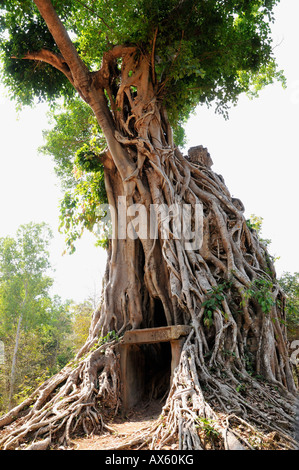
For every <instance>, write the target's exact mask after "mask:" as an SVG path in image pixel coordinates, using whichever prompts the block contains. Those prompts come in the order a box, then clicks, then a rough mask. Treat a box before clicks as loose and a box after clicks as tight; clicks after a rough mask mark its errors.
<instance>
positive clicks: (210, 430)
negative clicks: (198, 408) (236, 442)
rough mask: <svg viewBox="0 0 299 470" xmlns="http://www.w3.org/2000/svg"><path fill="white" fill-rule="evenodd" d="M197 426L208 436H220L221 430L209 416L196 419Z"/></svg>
mask: <svg viewBox="0 0 299 470" xmlns="http://www.w3.org/2000/svg"><path fill="white" fill-rule="evenodd" d="M195 427H196V428H197V429H202V430H203V431H204V433H205V435H206V436H207V437H215V438H217V437H218V436H219V432H218V431H217V430H216V429H215V428H214V426H213V420H211V419H207V418H199V417H198V418H197V419H196V421H195Z"/></svg>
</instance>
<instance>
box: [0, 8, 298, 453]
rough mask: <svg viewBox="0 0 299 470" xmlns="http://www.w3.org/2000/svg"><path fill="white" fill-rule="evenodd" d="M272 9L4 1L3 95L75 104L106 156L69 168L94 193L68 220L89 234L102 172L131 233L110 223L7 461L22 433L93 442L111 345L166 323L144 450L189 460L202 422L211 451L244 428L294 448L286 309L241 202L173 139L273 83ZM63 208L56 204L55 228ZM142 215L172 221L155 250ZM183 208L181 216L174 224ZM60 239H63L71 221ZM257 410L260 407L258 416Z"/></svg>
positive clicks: (94, 148) (112, 379)
mask: <svg viewBox="0 0 299 470" xmlns="http://www.w3.org/2000/svg"><path fill="white" fill-rule="evenodd" d="M276 3H277V1H276V0H252V1H250V2H248V1H242V0H238V1H237V0H225V1H223V0H216V1H215V0H198V1H193V0H192V1H191V0H171V1H170V0H167V1H164V0H133V1H132V2H128V3H127V2H123V1H119V0H109V1H104V0H95V1H91V0H90V1H86V2H81V1H79V0H68V1H67V2H59V1H55V2H54V1H53V2H51V1H50V0H34V1H30V0H25V1H22V2H20V1H17V0H9V1H6V2H5V4H4V5H2V19H1V25H2V29H3V36H2V57H3V80H4V82H5V83H6V85H7V86H8V87H9V89H10V90H11V93H12V94H13V96H14V97H15V98H17V99H18V100H19V101H21V102H23V103H30V102H32V101H34V99H35V98H36V97H38V98H40V99H47V100H51V101H52V102H53V101H54V100H55V99H57V98H59V97H61V96H62V97H64V98H65V99H66V100H67V102H68V103H70V102H71V100H72V99H73V96H74V90H75V91H76V92H77V94H78V95H79V96H80V97H81V99H82V100H83V101H84V102H85V103H86V104H87V105H88V106H89V108H90V109H91V110H92V112H93V114H94V116H95V118H96V121H97V124H98V126H99V128H100V130H101V135H102V137H103V138H104V140H105V147H104V146H102V147H101V146H100V145H96V144H95V142H94V140H93V141H92V143H91V142H88V141H87V142H86V145H87V147H85V150H84V149H83V150H84V151H83V150H82V151H81V152H79V154H77V162H79V163H80V165H81V167H83V169H84V170H85V173H84V175H85V182H84V183H86V184H87V185H88V184H89V185H90V186H89V188H91V189H90V191H85V192H84V191H83V193H84V194H83V199H84V201H83V202H85V203H86V205H85V207H84V208H83V209H84V210H83V209H82V214H81V216H80V217H77V221H79V222H82V221H83V225H84V223H85V222H86V221H87V222H88V221H89V222H90V224H89V225H88V223H86V225H87V226H88V227H90V226H92V224H93V222H95V221H97V217H98V218H99V217H100V215H101V211H97V208H96V207H94V206H96V203H95V201H98V202H101V201H102V199H101V197H100V196H99V192H100V193H101V194H102V191H103V187H102V186H103V185H102V179H101V178H100V177H99V178H98V179H97V178H96V177H95V175H96V173H98V172H99V164H101V165H102V167H103V173H104V183H105V195H106V196H105V197H107V200H108V202H109V204H110V207H111V208H112V209H113V210H112V212H115V214H116V215H117V216H122V215H123V212H122V213H120V211H125V212H126V210H127V214H128V222H129V224H128V226H127V227H126V228H127V233H126V236H123V234H124V232H123V230H124V228H123V226H122V225H121V224H119V223H118V222H119V220H120V218H119V217H116V218H115V219H113V233H114V237H113V238H112V240H111V241H110V244H109V247H108V265H107V270H106V275H105V287H104V291H103V299H102V302H101V304H100V306H99V308H97V309H96V310H95V312H94V315H93V318H92V323H91V327H90V332H89V337H88V340H87V342H86V343H85V345H84V347H83V348H82V349H81V351H80V352H79V353H78V356H77V362H75V363H74V364H71V365H69V366H67V367H65V368H64V369H63V370H62V371H61V372H60V373H59V374H58V375H56V376H54V377H53V378H52V379H51V380H49V381H47V382H46V383H45V384H44V385H43V386H41V387H40V388H39V389H38V390H36V392H35V393H34V394H33V395H32V396H31V397H30V399H28V400H26V402H24V403H23V405H20V406H19V407H18V408H16V409H14V410H12V411H11V412H10V413H9V414H7V415H5V416H4V417H2V419H0V425H1V426H5V425H8V424H10V423H11V422H12V421H13V420H14V419H16V418H20V419H19V420H17V421H16V425H15V427H13V428H11V429H10V432H9V433H7V434H5V436H4V437H3V439H2V441H1V445H2V447H4V448H14V447H15V446H17V445H18V444H19V442H20V439H27V438H29V437H30V436H33V435H35V433H38V435H39V436H45V435H50V436H51V438H52V440H53V441H54V440H55V438H58V436H60V439H61V440H62V441H66V442H69V441H70V436H71V433H72V432H73V431H74V430H75V429H77V430H78V429H79V428H80V427H83V429H84V430H85V432H90V431H92V430H93V429H95V428H98V429H101V428H102V427H105V424H103V420H102V417H103V412H104V410H105V406H108V407H109V408H110V409H111V408H115V409H118V407H119V403H120V399H121V393H120V377H119V373H118V370H119V368H118V354H117V348H116V342H117V339H116V338H118V337H119V336H120V335H121V334H122V333H124V332H125V331H126V330H128V329H136V328H148V327H156V326H163V325H175V324H184V325H191V326H192V331H191V333H190V335H189V337H188V339H187V341H186V343H185V345H184V349H183V352H182V354H181V360H180V364H179V367H178V368H177V370H176V374H175V376H174V379H173V383H172V386H171V389H170V392H169V395H168V398H167V402H166V405H165V407H164V411H163V417H162V418H161V422H159V423H158V425H157V426H158V427H157V430H156V432H155V433H154V434H153V436H154V437H153V441H152V442H153V444H152V445H155V446H158V445H160V446H162V445H163V443H164V442H165V441H166V440H167V441H169V440H170V439H171V438H173V437H177V438H178V442H179V443H180V447H182V448H202V447H203V446H204V445H205V439H203V436H202V434H203V432H204V430H205V429H207V427H205V426H207V420H208V422H209V426H211V424H210V423H211V422H213V423H214V426H215V428H216V429H217V431H215V433H216V434H217V436H218V443H217V446H218V447H219V448H222V447H225V446H227V445H228V444H227V443H228V439H227V436H228V429H229V428H230V427H231V425H232V424H231V423H233V422H234V423H235V424H240V423H242V426H243V427H245V428H246V426H247V425H246V421H249V422H251V424H250V426H251V427H250V429H251V430H252V429H253V427H252V425H253V424H254V423H258V424H259V425H263V426H264V427H265V429H271V430H276V431H278V432H280V434H281V436H283V439H284V442H285V443H287V442H288V444H285V445H286V446H287V445H292V444H291V442H292V441H291V433H292V422H293V421H292V420H293V418H292V410H293V407H292V404H293V401H294V394H295V386H294V381H293V376H292V370H291V366H290V362H289V359H288V350H287V341H286V329H285V326H284V320H285V312H284V296H283V292H282V291H281V289H280V287H279V285H278V283H277V282H276V276H275V270H274V268H273V264H272V262H271V258H270V257H269V255H268V253H267V250H266V248H265V247H264V246H263V245H262V244H261V243H260V241H259V239H258V237H257V234H256V232H255V231H254V230H253V229H252V227H250V224H247V223H246V220H245V219H244V214H243V213H244V207H243V205H242V203H241V201H239V200H236V199H234V198H232V197H231V195H230V193H229V191H228V189H227V188H226V186H225V183H224V180H223V178H222V177H221V176H220V175H217V174H215V173H214V172H213V171H212V170H211V164H212V162H211V159H210V157H209V155H208V153H207V151H206V150H205V149H201V148H199V149H197V150H196V149H195V150H194V149H193V151H190V153H189V158H188V157H185V156H184V155H183V154H182V153H181V151H180V150H179V148H178V147H177V144H179V143H180V138H181V137H182V125H183V123H184V122H185V120H186V119H187V117H188V116H189V114H190V113H191V112H192V111H193V110H194V108H195V106H196V105H198V104H199V103H206V104H208V105H211V104H213V105H214V106H215V107H216V110H217V111H218V112H221V113H223V114H224V115H226V114H227V112H228V107H229V105H231V104H235V103H236V102H237V98H238V96H239V95H240V94H241V93H242V92H250V93H254V92H255V91H256V90H257V89H258V88H259V87H261V86H263V85H265V84H267V83H270V82H272V81H273V80H274V79H275V78H281V76H280V73H279V71H277V68H276V64H275V59H274V56H273V51H272V39H271V32H270V24H271V22H272V21H273V9H274V6H275V4H276ZM68 106H70V105H69V104H68ZM74 109H75V108H74V107H73V108H72V110H73V111H74ZM73 115H74V114H73ZM78 119H80V115H79V117H78ZM80 130H81V131H84V129H82V127H80ZM86 131H87V133H88V132H89V130H88V128H86ZM83 134H84V132H83ZM64 157H65V154H64ZM64 157H63V158H64ZM69 164H70V165H72V160H71V159H70V162H69ZM65 165H66V166H67V165H68V163H67V162H66V161H64V166H65ZM81 170H82V168H81ZM90 172H91V173H92V175H93V177H92V178H90ZM69 176H70V174H69ZM73 176H75V177H77V175H76V172H75V171H73ZM81 176H82V175H81ZM97 184H98V189H99V190H98V192H97V190H96V185H97ZM82 185H83V182H82ZM83 186H84V185H83ZM83 186H82V187H83ZM84 188H85V189H86V185H85V186H84ZM91 190H93V191H94V192H93V193H92V192H91ZM87 193H88V194H87ZM86 194H87V195H86ZM93 195H97V198H94V197H93ZM88 200H89V204H90V206H88V204H87V202H86V201H88ZM134 204H135V205H134ZM137 205H139V206H137ZM75 206H76V200H75V201H70V199H69V197H68V198H67V199H66V201H65V205H64V209H65V215H66V217H67V216H69V213H70V212H72V210H73V209H74V207H75ZM141 206H142V207H143V208H144V207H145V208H146V212H145V218H143V221H146V222H147V223H144V226H143V229H144V227H147V230H146V231H145V230H140V227H139V228H137V225H138V224H136V217H134V216H136V213H134V211H132V207H133V208H134V210H136V207H139V210H140V212H142V209H141ZM81 207H82V206H81ZM150 207H154V209H156V208H165V207H166V208H167V207H168V208H169V207H172V209H173V210H174V208H177V209H178V211H179V212H178V214H174V215H173V216H171V214H170V215H169V214H168V216H169V219H168V220H169V231H168V236H166V235H167V233H166V234H165V224H164V223H163V214H162V219H161V217H159V214H158V212H157V213H156V212H155V211H150ZM182 207H188V208H191V209H190V212H188V211H187V213H185V212H183V211H181V212H180V208H182ZM198 208H199V209H200V210H197V209H198ZM130 211H132V212H130ZM174 212H175V210H174ZM86 214H87V215H86ZM164 215H165V213H164ZM188 215H189V216H190V217H191V218H190V227H188V228H189V229H190V228H191V231H194V230H195V229H196V228H197V229H198V230H200V227H201V223H202V222H203V239H202V240H201V241H202V243H199V244H197V245H193V247H192V246H191V245H190V233H191V232H190V230H186V231H183V232H182V233H181V234H180V233H178V232H179V231H178V227H177V224H176V222H177V221H178V217H181V216H182V218H183V219H184V216H186V217H185V219H184V220H186V218H187V216H188ZM85 216H86V217H85ZM138 220H139V221H140V220H141V219H138ZM153 221H154V222H156V224H155V228H156V232H155V235H154V236H153V232H150V228H151V224H150V222H151V223H153ZM130 223H131V225H130ZM133 227H134V228H135V231H134V228H133ZM67 228H68V229H70V230H72V223H71V221H70V222H69V224H68V227H67ZM166 232H167V230H166ZM188 238H189V239H188ZM190 248H192V249H190ZM111 331H115V333H116V335H111V334H110V333H111ZM103 338H105V341H104V340H103ZM103 352H104V354H103ZM257 377H263V380H264V381H266V385H265V382H263V381H261V380H258V378H257ZM257 395H259V402H260V403H263V404H265V403H268V404H269V408H267V412H265V410H264V408H263V407H262V406H259V404H258V403H257V402H256V396H257ZM267 406H268V405H267ZM24 409H27V413H26V414H25V417H24V416H23V417H21V415H20V413H23V412H24ZM100 410H101V411H100ZM273 410H275V412H276V414H275V413H274V411H273ZM223 413H224V415H223ZM223 416H226V418H227V419H226V421H225V419H224V418H223ZM209 420H212V421H209ZM153 431H154V430H152V432H153ZM238 432H239V434H240V433H241V434H242V432H241V431H240V429H239V431H238ZM214 435H215V434H214ZM221 436H222V438H221V439H220V437H221ZM147 440H148V438H147ZM243 441H244V440H243ZM158 442H159V444H158ZM244 442H245V441H244ZM256 442H257V441H256ZM247 445H248V446H250V444H249V442H248V441H247ZM255 445H256V446H258V444H255Z"/></svg>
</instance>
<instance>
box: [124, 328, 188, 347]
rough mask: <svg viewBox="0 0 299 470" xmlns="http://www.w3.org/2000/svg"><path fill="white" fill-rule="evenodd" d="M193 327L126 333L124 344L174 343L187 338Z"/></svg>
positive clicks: (146, 329)
mask: <svg viewBox="0 0 299 470" xmlns="http://www.w3.org/2000/svg"><path fill="white" fill-rule="evenodd" d="M191 329H192V328H191V326H187V325H172V326H162V327H160V328H145V329H142V330H130V331H126V332H125V334H124V338H123V340H122V343H123V344H147V343H163V342H166V341H173V340H175V339H179V338H180V337H182V336H187V335H188V334H189V333H190V331H191Z"/></svg>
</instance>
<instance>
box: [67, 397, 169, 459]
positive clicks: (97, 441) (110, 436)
mask: <svg viewBox="0 0 299 470" xmlns="http://www.w3.org/2000/svg"><path fill="white" fill-rule="evenodd" d="M161 411H162V403H161V402H159V401H154V400H153V401H151V402H150V403H147V404H143V403H141V404H139V405H138V406H137V407H136V408H135V409H133V410H132V411H130V412H129V413H128V414H127V415H126V416H124V417H119V416H118V417H116V418H115V419H114V420H113V421H111V422H110V423H108V425H109V428H110V429H113V431H112V432H105V433H104V434H101V435H100V436H97V435H93V436H87V437H82V438H78V439H75V440H74V441H73V444H74V447H73V448H74V450H114V449H116V448H117V447H119V446H121V445H123V444H125V443H126V442H129V441H130V440H132V439H133V438H135V437H137V436H138V434H140V433H141V432H142V430H145V429H146V428H148V427H149V426H151V425H152V424H153V423H154V421H155V420H157V419H158V418H159V416H160V414H161Z"/></svg>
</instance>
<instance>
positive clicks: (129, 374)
mask: <svg viewBox="0 0 299 470" xmlns="http://www.w3.org/2000/svg"><path fill="white" fill-rule="evenodd" d="M190 330H191V327H189V326H186V325H174V326H166V327H160V328H146V329H142V330H130V331H127V332H126V333H125V335H124V338H123V339H122V342H121V343H120V366H121V377H122V386H123V390H122V407H123V410H124V411H127V410H129V409H132V408H133V407H134V406H135V405H136V404H137V403H138V402H141V401H142V400H143V399H145V398H146V399H150V398H151V397H155V398H157V399H158V398H159V399H161V398H163V395H166V393H167V392H168V390H169V388H170V385H171V382H172V377H173V373H174V370H175V368H176V367H177V366H178V364H179V360H180V355H181V351H182V347H183V344H184V342H185V340H186V337H187V335H188V334H189V332H190Z"/></svg>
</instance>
